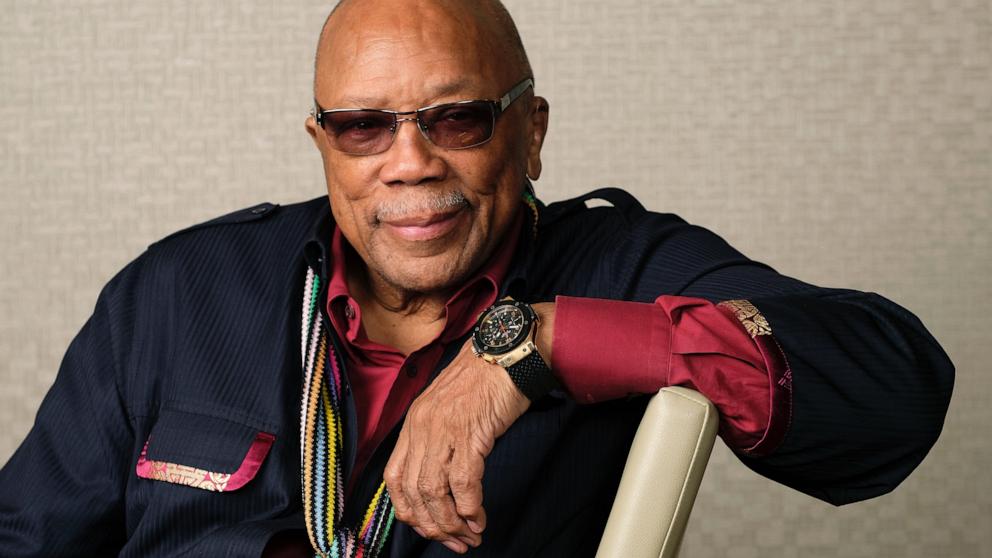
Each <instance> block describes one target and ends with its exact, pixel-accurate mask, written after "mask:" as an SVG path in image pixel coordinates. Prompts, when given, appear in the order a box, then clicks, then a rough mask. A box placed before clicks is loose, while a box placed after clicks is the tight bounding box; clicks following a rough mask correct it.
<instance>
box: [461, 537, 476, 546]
mask: <svg viewBox="0 0 992 558" xmlns="http://www.w3.org/2000/svg"><path fill="white" fill-rule="evenodd" d="M458 540H460V541H462V542H463V543H465V545H466V546H468V547H470V548H475V547H477V546H479V543H477V542H475V541H474V540H472V539H470V538H468V537H458Z"/></svg>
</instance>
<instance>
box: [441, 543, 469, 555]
mask: <svg viewBox="0 0 992 558" xmlns="http://www.w3.org/2000/svg"><path fill="white" fill-rule="evenodd" d="M441 544H443V545H444V546H446V547H448V549H449V550H451V551H452V552H457V553H459V554H461V553H462V552H465V551H466V550H468V548H465V547H463V546H462V545H461V544H458V543H456V542H455V541H451V540H448V541H444V542H443V543H441Z"/></svg>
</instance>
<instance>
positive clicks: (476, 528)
mask: <svg viewBox="0 0 992 558" xmlns="http://www.w3.org/2000/svg"><path fill="white" fill-rule="evenodd" d="M468 528H469V529H471V530H472V532H473V533H476V534H478V533H481V532H482V525H479V524H478V523H476V522H474V521H472V520H471V519H469V520H468Z"/></svg>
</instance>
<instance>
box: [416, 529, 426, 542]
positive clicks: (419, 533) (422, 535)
mask: <svg viewBox="0 0 992 558" xmlns="http://www.w3.org/2000/svg"><path fill="white" fill-rule="evenodd" d="M413 530H414V531H416V532H417V534H418V535H420V536H421V538H424V539H426V538H427V537H426V536H424V532H423V531H421V530H420V527H414V528H413Z"/></svg>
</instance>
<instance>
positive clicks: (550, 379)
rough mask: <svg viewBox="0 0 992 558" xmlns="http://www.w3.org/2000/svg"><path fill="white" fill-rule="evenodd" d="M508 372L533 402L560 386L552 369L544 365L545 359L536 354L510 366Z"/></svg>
mask: <svg viewBox="0 0 992 558" xmlns="http://www.w3.org/2000/svg"><path fill="white" fill-rule="evenodd" d="M506 371H507V372H508V373H509V374H510V379H511V380H513V383H514V384H516V386H517V387H518V388H520V391H522V392H524V395H526V396H527V399H530V400H531V401H537V400H538V399H540V398H542V397H544V396H545V395H547V394H548V392H549V391H551V390H553V389H555V388H557V387H559V385H560V384H559V383H558V379H557V378H555V376H554V374H552V373H551V369H550V368H548V365H547V364H545V363H544V359H543V358H541V355H539V354H537V353H536V352H533V353H531V354H529V355H527V356H525V357H524V358H522V359H520V360H519V361H517V363H516V364H514V365H512V366H508V367H507V368H506Z"/></svg>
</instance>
